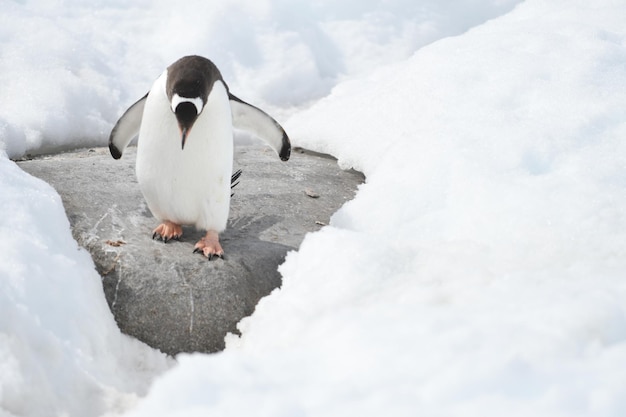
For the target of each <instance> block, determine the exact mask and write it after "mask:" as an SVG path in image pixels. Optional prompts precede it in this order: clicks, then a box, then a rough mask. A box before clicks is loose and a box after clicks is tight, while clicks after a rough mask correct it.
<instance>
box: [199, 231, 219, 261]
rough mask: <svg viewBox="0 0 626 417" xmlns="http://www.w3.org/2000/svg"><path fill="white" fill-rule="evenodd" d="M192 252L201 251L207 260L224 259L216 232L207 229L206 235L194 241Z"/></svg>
mask: <svg viewBox="0 0 626 417" xmlns="http://www.w3.org/2000/svg"><path fill="white" fill-rule="evenodd" d="M193 253H202V254H203V255H204V256H206V257H207V259H208V260H209V261H212V260H213V259H214V258H220V259H224V249H222V245H220V241H219V237H218V234H217V232H214V231H208V232H207V234H206V236H204V237H203V238H202V239H200V240H199V241H198V243H196V246H195V248H194V250H193Z"/></svg>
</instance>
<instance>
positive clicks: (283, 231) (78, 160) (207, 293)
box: [19, 145, 363, 355]
mask: <svg viewBox="0 0 626 417" xmlns="http://www.w3.org/2000/svg"><path fill="white" fill-rule="evenodd" d="M135 151H136V149H135V148H129V149H127V151H126V153H125V154H124V156H123V157H122V159H121V160H119V161H115V160H113V159H112V158H111V156H110V155H109V151H108V149H105V148H97V149H89V150H80V151H74V152H69V153H63V154H57V155H53V156H48V157H40V158H36V159H33V160H28V161H21V162H19V165H20V166H21V168H22V169H24V170H25V171H27V172H29V173H31V174H32V175H34V176H36V177H39V178H41V179H43V180H45V181H47V182H48V183H50V184H51V185H52V186H53V187H55V188H56V190H57V191H58V192H59V194H60V195H61V197H62V199H63V203H64V205H65V210H66V212H67V215H68V218H69V220H70V223H71V226H72V233H73V235H74V238H75V239H76V240H77V241H78V243H79V244H80V245H81V246H83V247H85V248H86V249H87V250H88V251H89V252H90V253H91V255H92V257H93V259H94V262H95V264H96V268H97V270H98V272H99V273H100V275H101V276H102V284H103V287H104V293H105V296H106V299H107V301H108V303H109V306H110V308H111V311H112V312H113V314H114V316H115V319H116V321H117V323H118V325H119V326H120V329H121V330H122V331H123V332H125V333H127V334H129V335H132V336H135V337H137V338H138V339H140V340H142V341H144V342H145V343H147V344H149V345H150V346H153V347H155V348H158V349H160V350H161V351H163V352H165V353H168V354H171V355H174V354H176V353H179V352H196V351H199V352H215V351H219V350H221V349H223V348H224V336H225V335H226V333H228V332H236V331H237V330H236V324H237V323H238V322H239V320H241V319H242V318H243V317H245V316H248V315H250V314H251V313H252V312H253V311H254V308H255V306H256V304H257V302H258V301H259V300H260V299H261V298H262V297H264V296H266V295H268V294H269V293H270V292H271V291H272V290H273V289H275V288H277V287H279V286H280V284H281V277H280V274H279V273H278V271H277V267H278V265H280V264H281V263H282V262H283V260H284V258H285V255H286V254H287V252H288V251H289V250H292V249H296V248H297V247H298V246H299V244H300V242H301V241H302V239H303V237H304V235H305V234H306V233H307V232H310V231H314V230H317V229H319V228H320V227H321V225H322V224H325V223H327V222H328V220H329V217H330V215H331V214H332V213H333V212H335V211H336V210H337V209H338V208H339V207H340V206H341V205H342V204H343V203H344V202H345V201H347V200H349V199H351V198H353V196H354V193H355V190H356V188H357V185H358V184H360V183H361V182H362V181H363V176H362V175H361V174H359V173H357V172H354V171H341V170H340V169H339V168H338V167H337V164H336V162H335V160H334V159H332V158H329V157H326V156H323V155H319V154H314V153H311V152H304V151H298V150H296V151H294V152H293V154H292V158H291V159H290V160H289V161H288V162H286V163H285V162H281V161H280V160H279V159H278V157H277V156H276V155H275V154H274V153H273V151H272V150H271V149H269V148H267V147H264V146H261V145H246V146H237V147H236V148H235V168H236V169H237V168H240V169H242V170H243V174H242V176H241V178H240V184H239V185H238V186H237V187H236V188H235V189H234V193H235V195H234V197H233V198H232V202H231V212H230V218H229V223H228V228H227V230H226V231H225V232H224V233H223V234H222V235H221V242H222V246H223V247H224V251H225V259H223V260H222V259H216V260H213V261H211V262H209V261H207V259H206V258H205V257H203V256H201V255H199V254H194V253H192V252H193V246H194V244H195V243H196V242H197V241H198V240H199V239H200V237H202V235H203V233H202V232H200V231H196V230H194V229H193V228H184V235H183V237H182V239H181V240H180V241H171V242H168V243H167V244H164V243H163V242H160V241H156V240H152V230H153V229H154V228H155V227H156V226H157V225H158V222H157V220H156V219H154V218H153V217H152V214H151V213H150V211H149V210H148V208H147V206H146V204H145V202H144V199H143V197H142V195H141V192H140V191H139V188H138V185H137V180H136V177H135V171H134V166H135Z"/></svg>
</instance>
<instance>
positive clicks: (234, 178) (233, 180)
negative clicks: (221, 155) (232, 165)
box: [230, 169, 241, 197]
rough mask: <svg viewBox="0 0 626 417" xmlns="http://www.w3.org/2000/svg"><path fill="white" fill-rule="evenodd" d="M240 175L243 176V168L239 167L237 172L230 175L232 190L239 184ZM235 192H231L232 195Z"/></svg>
mask: <svg viewBox="0 0 626 417" xmlns="http://www.w3.org/2000/svg"><path fill="white" fill-rule="evenodd" d="M239 177H241V170H240V169H238V170H237V171H235V173H234V174H233V175H232V176H231V177H230V189H231V190H232V189H233V188H235V187H236V186H237V184H239ZM234 195H235V193H231V194H230V196H231V197H232V196H234Z"/></svg>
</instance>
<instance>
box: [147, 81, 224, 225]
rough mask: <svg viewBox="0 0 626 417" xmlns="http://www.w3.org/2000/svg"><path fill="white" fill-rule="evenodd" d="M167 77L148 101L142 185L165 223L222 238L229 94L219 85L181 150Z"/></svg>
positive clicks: (158, 82)
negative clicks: (187, 226)
mask: <svg viewBox="0 0 626 417" xmlns="http://www.w3.org/2000/svg"><path fill="white" fill-rule="evenodd" d="M165 79H166V77H164V76H161V77H160V78H159V79H158V80H157V81H156V82H155V84H154V86H153V87H152V90H150V93H149V95H148V98H147V101H146V105H145V110H144V114H143V119H142V123H141V129H140V132H139V141H138V145H137V165H136V170H137V180H138V182H139V187H140V189H141V191H142V193H143V195H144V198H145V199H146V202H147V204H148V207H149V208H150V211H152V214H153V215H154V216H155V217H156V218H157V219H159V220H161V221H165V220H169V221H171V222H174V223H177V224H181V225H195V226H196V227H198V228H200V229H204V230H214V231H217V232H221V231H222V230H224V229H225V228H226V222H227V220H228V211H229V207H230V176H231V173H232V165H233V131H232V117H231V110H230V104H229V100H228V93H227V91H226V88H225V87H224V85H223V83H222V82H220V81H217V82H216V83H215V84H214V85H213V89H212V91H211V93H210V94H209V97H208V100H207V103H206V105H205V106H204V108H203V110H202V112H201V113H200V115H199V116H198V119H197V120H196V122H195V123H194V125H193V127H192V129H191V131H190V132H189V134H188V136H187V141H186V143H185V148H184V149H181V133H180V129H179V127H178V123H177V121H176V117H175V115H174V114H173V112H172V111H171V109H170V103H169V101H168V99H167V96H166V94H165V82H166V80H165Z"/></svg>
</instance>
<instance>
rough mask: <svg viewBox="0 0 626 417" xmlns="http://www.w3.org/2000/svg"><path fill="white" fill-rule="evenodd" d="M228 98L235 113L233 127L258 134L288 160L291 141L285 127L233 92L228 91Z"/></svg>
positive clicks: (283, 158) (280, 155)
mask: <svg viewBox="0 0 626 417" xmlns="http://www.w3.org/2000/svg"><path fill="white" fill-rule="evenodd" d="M228 98H229V99H230V109H231V113H232V115H233V127H234V128H235V129H243V130H247V131H250V132H252V133H254V134H256V135H257V136H258V137H259V138H261V139H263V140H264V141H265V142H267V144H268V145H270V146H271V147H272V149H274V150H275V151H276V153H277V154H278V156H279V157H280V159H281V160H283V161H286V160H288V159H289V156H290V155H291V142H290V141H289V137H288V136H287V133H286V132H285V129H283V127H282V126H281V125H280V124H279V123H278V122H277V121H276V120H274V119H273V118H272V117H271V116H270V115H269V114H267V113H265V112H264V111H263V110H261V109H259V108H258V107H254V106H253V105H252V104H248V103H246V102H245V101H243V100H241V99H240V98H238V97H236V96H234V95H232V94H231V93H228Z"/></svg>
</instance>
